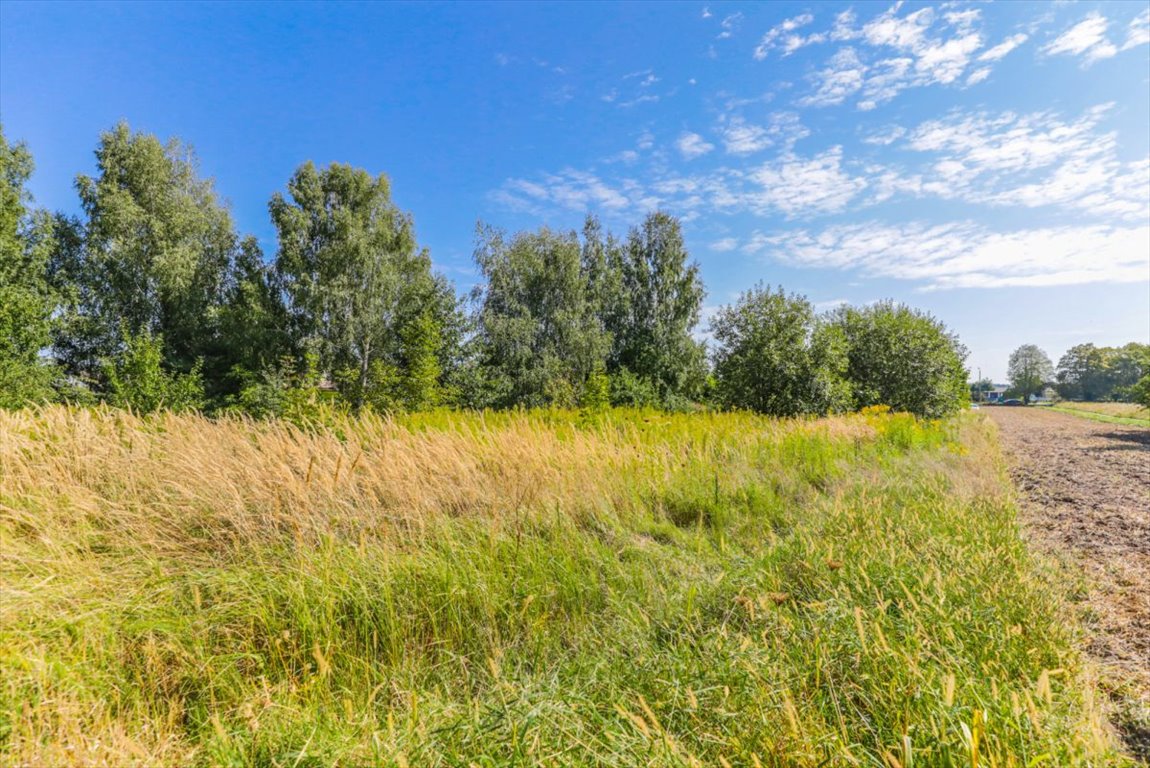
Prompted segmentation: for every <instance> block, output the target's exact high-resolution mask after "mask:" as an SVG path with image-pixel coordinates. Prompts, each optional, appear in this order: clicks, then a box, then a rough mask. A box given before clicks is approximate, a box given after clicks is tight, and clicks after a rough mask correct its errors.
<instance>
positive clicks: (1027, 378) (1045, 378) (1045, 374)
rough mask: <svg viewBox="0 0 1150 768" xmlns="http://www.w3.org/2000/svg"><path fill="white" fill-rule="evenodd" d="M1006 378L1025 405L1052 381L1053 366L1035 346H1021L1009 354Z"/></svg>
mask: <svg viewBox="0 0 1150 768" xmlns="http://www.w3.org/2000/svg"><path fill="white" fill-rule="evenodd" d="M1006 377H1007V378H1008V379H1009V380H1010V387H1011V389H1012V390H1013V391H1014V392H1016V393H1018V395H1019V396H1020V397H1021V398H1022V402H1023V403H1027V402H1029V398H1030V396H1031V395H1037V394H1041V392H1042V388H1043V387H1045V386H1046V385H1047V384H1049V383H1050V382H1051V381H1053V380H1054V365H1053V364H1051V362H1050V358H1049V357H1048V356H1047V355H1046V353H1045V352H1044V351H1042V350H1041V349H1039V348H1038V347H1037V346H1036V345H1034V344H1023V345H1022V346H1021V347H1019V348H1018V349H1016V350H1014V351H1013V352H1012V353H1010V360H1009V361H1008V363H1007V366H1006Z"/></svg>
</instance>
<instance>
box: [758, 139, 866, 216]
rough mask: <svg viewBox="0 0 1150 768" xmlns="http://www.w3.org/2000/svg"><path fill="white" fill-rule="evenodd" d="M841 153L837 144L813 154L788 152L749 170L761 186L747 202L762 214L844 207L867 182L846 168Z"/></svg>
mask: <svg viewBox="0 0 1150 768" xmlns="http://www.w3.org/2000/svg"><path fill="white" fill-rule="evenodd" d="M842 154H843V153H842V147H837V146H836V147H831V148H830V149H828V150H827V151H825V152H823V153H821V154H818V155H815V156H814V157H811V158H802V157H799V156H797V155H794V154H790V153H788V154H785V155H783V156H781V157H779V158H777V159H775V160H772V161H770V162H767V163H764V164H763V165H761V166H759V167H758V168H756V169H754V170H752V171H751V172H750V173H749V174H748V176H749V178H750V179H751V180H752V181H754V182H756V183H757V184H758V185H759V187H760V188H759V189H757V190H751V191H750V192H749V193H748V194H747V196H746V202H747V203H749V205H750V206H751V208H752V210H755V211H756V212H758V213H760V214H765V213H769V212H772V211H779V212H782V213H783V214H785V215H786V216H788V217H794V216H797V215H800V214H808V213H813V212H822V213H833V212H836V211H841V210H842V209H843V208H845V207H846V204H847V203H849V202H850V201H851V200H852V199H853V198H854V197H855V196H856V195H857V194H858V193H859V192H861V191H862V189H863V188H864V187H866V185H867V183H866V181H865V180H864V179H862V178H858V177H853V176H851V175H850V174H848V173H846V172H845V171H844V170H843V168H842Z"/></svg>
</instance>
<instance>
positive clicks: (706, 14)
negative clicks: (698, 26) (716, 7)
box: [703, 5, 714, 19]
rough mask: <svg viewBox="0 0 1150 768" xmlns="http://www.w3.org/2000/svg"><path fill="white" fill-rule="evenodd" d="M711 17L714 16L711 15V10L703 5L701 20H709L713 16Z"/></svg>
mask: <svg viewBox="0 0 1150 768" xmlns="http://www.w3.org/2000/svg"><path fill="white" fill-rule="evenodd" d="M713 15H714V14H712V13H711V9H710V8H709V7H707V6H705V5H704V6H703V18H704V19H709V18H711V16H713Z"/></svg>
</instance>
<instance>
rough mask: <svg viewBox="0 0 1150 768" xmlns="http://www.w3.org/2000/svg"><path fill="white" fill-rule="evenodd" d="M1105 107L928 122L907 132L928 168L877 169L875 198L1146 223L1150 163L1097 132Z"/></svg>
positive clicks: (958, 116) (907, 139)
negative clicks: (1061, 211)
mask: <svg viewBox="0 0 1150 768" xmlns="http://www.w3.org/2000/svg"><path fill="white" fill-rule="evenodd" d="M1109 109H1110V105H1100V106H1097V107H1094V108H1092V109H1089V110H1087V111H1086V112H1085V113H1083V115H1081V116H1080V117H1079V118H1078V119H1076V120H1070V121H1068V120H1065V119H1063V118H1061V117H1060V116H1058V115H1057V114H1054V113H1049V112H1038V113H1033V114H1027V115H1017V114H1014V113H1011V112H1005V113H1001V114H997V115H990V114H986V113H975V114H962V113H954V114H952V115H950V116H948V117H945V118H942V119H939V120H928V121H927V122H925V123H922V124H921V125H920V126H918V128H916V129H915V130H913V131H911V132H910V133H909V134H907V136H906V137H905V146H906V147H907V148H908V149H911V150H914V151H916V152H920V153H924V154H925V155H927V158H926V159H927V164H926V166H925V167H921V168H919V169H918V170H917V171H916V172H915V173H909V174H908V173H905V172H901V171H895V170H892V169H885V170H878V171H875V178H874V179H873V181H874V185H873V186H874V189H875V199H876V201H878V202H881V201H883V200H886V199H889V198H891V197H894V196H895V195H898V194H909V195H913V196H925V195H930V196H937V197H940V198H943V199H954V200H963V201H966V202H972V203H981V204H990V205H996V206H1020V207H1027V208H1037V207H1042V206H1058V207H1062V208H1067V209H1072V210H1075V211H1078V212H1080V213H1085V214H1093V215H1097V214H1106V215H1110V216H1116V217H1119V218H1127V219H1131V220H1134V219H1141V220H1145V219H1146V218H1147V217H1150V160H1142V161H1136V162H1122V161H1120V159H1119V153H1118V142H1117V137H1116V136H1115V134H1114V133H1109V132H1104V131H1102V130H1101V123H1102V121H1103V119H1104V118H1105V117H1106V115H1107V114H1108V112H1109Z"/></svg>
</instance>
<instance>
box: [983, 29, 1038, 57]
mask: <svg viewBox="0 0 1150 768" xmlns="http://www.w3.org/2000/svg"><path fill="white" fill-rule="evenodd" d="M1028 39H1029V37H1028V36H1027V35H1026V34H1025V33H1023V32H1019V33H1018V34H1017V35H1011V36H1010V37H1008V38H1006V39H1005V40H1003V41H1002V42H1001V43H999V44H998V45H996V46H994V47H993V48H990V49H988V50H986V51H984V52H983V53H982V54H981V55H980V56H979V57H978V60H979V61H998V60H1000V59H1002V58H1005V57H1006V55H1007V54H1008V53H1010V52H1011V51H1013V50H1014V49H1015V48H1017V47H1018V46H1020V45H1022V44H1023V43H1025V42H1026V41H1027V40H1028Z"/></svg>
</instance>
